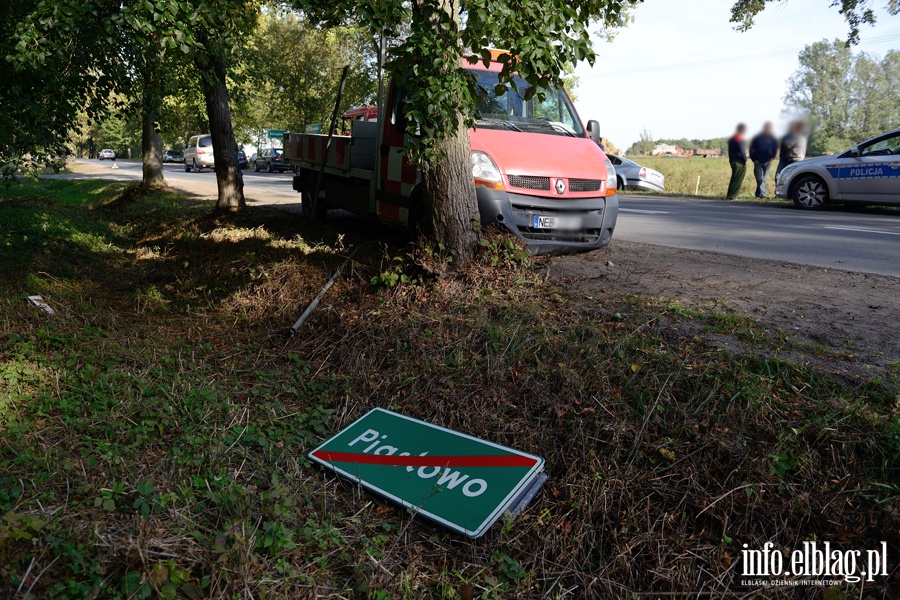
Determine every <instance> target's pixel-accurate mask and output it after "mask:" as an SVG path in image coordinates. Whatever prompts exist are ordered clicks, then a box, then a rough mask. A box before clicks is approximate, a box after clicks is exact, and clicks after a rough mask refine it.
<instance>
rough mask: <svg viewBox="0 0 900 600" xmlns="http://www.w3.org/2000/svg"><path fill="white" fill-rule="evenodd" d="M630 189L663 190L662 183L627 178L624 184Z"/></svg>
mask: <svg viewBox="0 0 900 600" xmlns="http://www.w3.org/2000/svg"><path fill="white" fill-rule="evenodd" d="M625 187H627V188H628V189H630V190H644V191H646V192H665V191H666V187H665V186H664V185H658V184H656V183H653V182H652V181H647V180H646V179H629V180H628V183H627V184H626V186H625Z"/></svg>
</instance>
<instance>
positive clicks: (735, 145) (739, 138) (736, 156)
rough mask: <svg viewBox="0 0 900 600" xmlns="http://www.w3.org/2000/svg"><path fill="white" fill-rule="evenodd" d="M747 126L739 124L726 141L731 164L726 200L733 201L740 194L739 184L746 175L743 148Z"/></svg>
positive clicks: (744, 151) (745, 154)
mask: <svg viewBox="0 0 900 600" xmlns="http://www.w3.org/2000/svg"><path fill="white" fill-rule="evenodd" d="M746 131H747V126H746V125H744V124H743V123H739V124H738V126H737V129H736V130H735V132H734V135H733V136H731V138H730V139H729V140H728V162H730V163H731V181H729V182H728V195H727V196H726V198H728V199H729V200H734V199H735V198H737V197H738V194H740V193H741V184H743V183H744V175H745V174H746V173H747V150H746V148H745V147H744V133H745V132H746Z"/></svg>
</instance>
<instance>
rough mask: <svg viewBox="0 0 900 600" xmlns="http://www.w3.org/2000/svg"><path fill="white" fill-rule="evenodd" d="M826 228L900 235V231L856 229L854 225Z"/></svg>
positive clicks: (828, 226)
mask: <svg viewBox="0 0 900 600" xmlns="http://www.w3.org/2000/svg"><path fill="white" fill-rule="evenodd" d="M825 229H839V230H841V231H860V232H862V233H880V234H882V235H900V231H879V230H878V229H856V228H854V227H835V226H831V225H825Z"/></svg>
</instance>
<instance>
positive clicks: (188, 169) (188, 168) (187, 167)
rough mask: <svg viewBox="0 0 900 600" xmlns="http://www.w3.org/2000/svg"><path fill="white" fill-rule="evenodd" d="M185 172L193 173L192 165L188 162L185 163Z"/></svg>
mask: <svg viewBox="0 0 900 600" xmlns="http://www.w3.org/2000/svg"><path fill="white" fill-rule="evenodd" d="M184 172H185V173H190V172H191V165H189V164H188V161H184Z"/></svg>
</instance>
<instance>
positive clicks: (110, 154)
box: [97, 148, 116, 160]
mask: <svg viewBox="0 0 900 600" xmlns="http://www.w3.org/2000/svg"><path fill="white" fill-rule="evenodd" d="M97 158H98V159H100V160H116V153H115V151H114V150H110V149H109V148H104V149H103V150H101V151H100V154H99V155H98V156H97Z"/></svg>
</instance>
